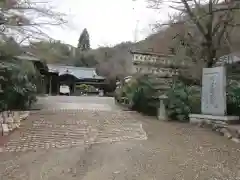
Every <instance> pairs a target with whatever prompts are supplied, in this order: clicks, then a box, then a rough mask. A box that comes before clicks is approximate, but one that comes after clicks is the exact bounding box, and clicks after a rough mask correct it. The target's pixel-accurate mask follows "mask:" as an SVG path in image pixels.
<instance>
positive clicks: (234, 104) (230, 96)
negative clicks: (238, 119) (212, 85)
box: [227, 80, 240, 116]
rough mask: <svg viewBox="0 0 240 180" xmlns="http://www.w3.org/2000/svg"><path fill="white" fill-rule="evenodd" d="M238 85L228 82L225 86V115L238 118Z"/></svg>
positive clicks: (239, 91)
mask: <svg viewBox="0 0 240 180" xmlns="http://www.w3.org/2000/svg"><path fill="white" fill-rule="evenodd" d="M239 110H240V83H239V82H238V81H235V80H229V81H228V86H227V114H228V115H235V116H240V111H239Z"/></svg>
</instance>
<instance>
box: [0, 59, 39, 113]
mask: <svg viewBox="0 0 240 180" xmlns="http://www.w3.org/2000/svg"><path fill="white" fill-rule="evenodd" d="M0 71H1V75H0V77H1V78H0V79H1V81H0V83H1V84H2V87H3V92H2V93H1V103H0V105H1V107H0V108H1V110H13V109H26V108H29V107H30V106H31V105H32V103H33V102H35V101H36V93H37V87H36V82H38V81H39V80H38V79H37V78H38V76H36V71H35V68H34V66H33V64H32V63H28V62H21V61H10V60H9V61H1V62H0Z"/></svg>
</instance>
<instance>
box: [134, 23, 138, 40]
mask: <svg viewBox="0 0 240 180" xmlns="http://www.w3.org/2000/svg"><path fill="white" fill-rule="evenodd" d="M138 24H139V20H137V23H136V27H135V31H134V42H135V43H136V42H137V40H138Z"/></svg>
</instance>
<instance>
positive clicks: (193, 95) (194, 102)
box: [165, 81, 201, 121]
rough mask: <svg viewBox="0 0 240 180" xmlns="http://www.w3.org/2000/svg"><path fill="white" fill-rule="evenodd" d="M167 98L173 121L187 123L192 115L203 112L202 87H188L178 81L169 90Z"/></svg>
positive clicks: (169, 112) (167, 106)
mask: <svg viewBox="0 0 240 180" xmlns="http://www.w3.org/2000/svg"><path fill="white" fill-rule="evenodd" d="M167 96H168V99H166V102H165V103H166V108H167V114H168V117H169V118H171V119H173V120H179V121H187V120H188V119H189V117H188V116H189V114H190V113H200V111H201V93H200V87H196V86H186V85H184V84H183V83H182V82H179V81H178V82H175V83H174V84H173V86H172V88H171V89H169V91H168V92H167Z"/></svg>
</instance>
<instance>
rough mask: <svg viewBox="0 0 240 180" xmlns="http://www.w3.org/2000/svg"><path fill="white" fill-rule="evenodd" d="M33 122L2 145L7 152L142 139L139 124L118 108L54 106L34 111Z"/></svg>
mask: <svg viewBox="0 0 240 180" xmlns="http://www.w3.org/2000/svg"><path fill="white" fill-rule="evenodd" d="M28 121H31V122H32V123H30V124H26V125H25V126H23V127H22V128H23V129H24V131H23V132H22V133H21V134H20V136H19V137H17V138H12V139H10V140H9V142H8V143H6V144H5V146H4V149H3V150H4V151H7V152H20V151H22V152H24V151H27V150H37V149H39V148H42V149H49V148H67V147H74V146H83V145H84V144H90V143H91V144H95V143H108V142H118V141H123V140H130V139H135V140H138V139H139V140H144V139H146V138H147V136H146V133H145V132H144V130H143V129H142V124H141V123H140V122H139V121H137V120H135V119H132V117H131V116H129V115H128V116H126V115H125V116H123V115H122V112H121V111H106V112H105V111H96V110H92V111H89V110H58V111H57V110H55V111H51V110H48V111H39V112H34V113H32V115H31V116H30V118H29V119H28Z"/></svg>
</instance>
